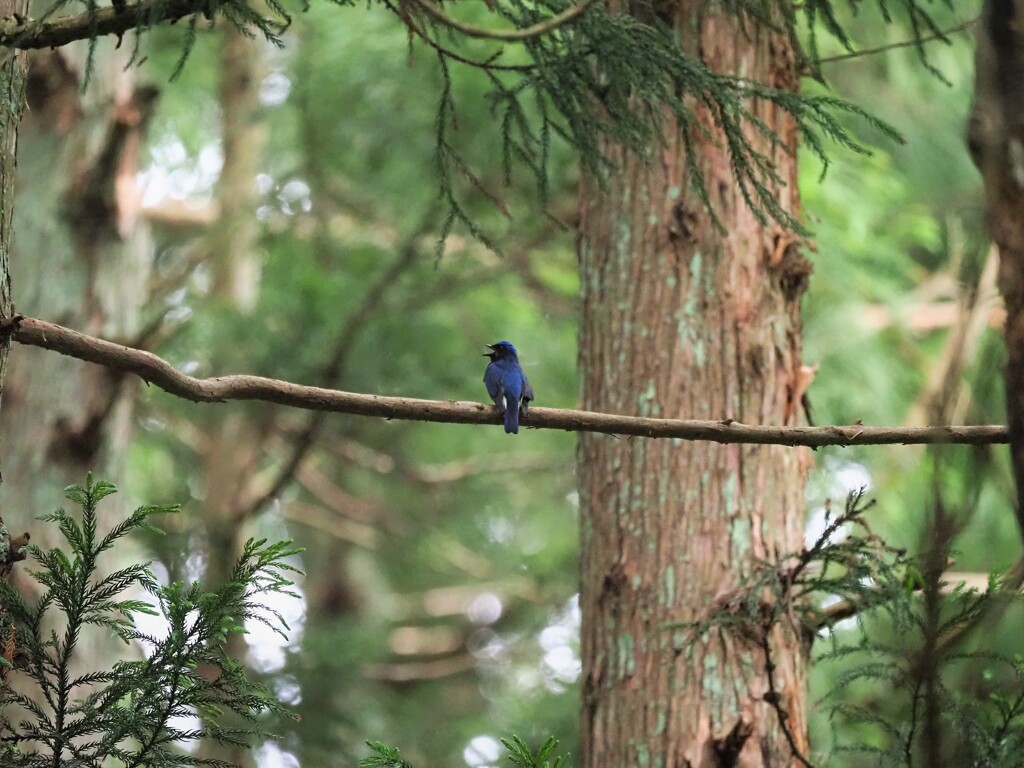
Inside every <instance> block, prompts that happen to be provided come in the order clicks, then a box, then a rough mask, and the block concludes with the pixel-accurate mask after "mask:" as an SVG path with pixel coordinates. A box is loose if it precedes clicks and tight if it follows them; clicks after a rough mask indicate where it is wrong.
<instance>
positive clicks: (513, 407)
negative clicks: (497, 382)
mask: <svg viewBox="0 0 1024 768" xmlns="http://www.w3.org/2000/svg"><path fill="white" fill-rule="evenodd" d="M505 432H506V434H510V435H518V434H519V401H518V400H513V401H512V402H511V403H508V404H507V405H506V406H505Z"/></svg>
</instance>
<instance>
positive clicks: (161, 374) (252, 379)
mask: <svg viewBox="0 0 1024 768" xmlns="http://www.w3.org/2000/svg"><path fill="white" fill-rule="evenodd" d="M7 335H9V336H10V338H11V339H12V340H14V341H16V342H18V343H19V344H24V345H28V346H33V347H41V348H43V349H49V350H52V351H54V352H59V353H60V354H62V355H67V356H69V357H74V358H77V359H79V360H84V361H86V362H90V363H95V364H96V365H102V366H104V367H106V368H110V369H112V370H116V371H123V372H126V373H132V374H135V375H136V376H138V377H139V378H141V379H142V380H143V381H145V382H147V383H150V384H154V385H156V386H157V387H159V388H160V389H162V390H164V391H166V392H168V393H170V394H172V395H175V396H176V397H180V398H183V399H186V400H192V401H193V402H205V403H220V402H226V401H228V400H255V401H260V402H265V403H275V404H277V405H287V406H291V407H293V408H302V409H304V410H309V411H326V412H332V413H348V414H353V415H357V416H377V417H380V418H384V419H402V420H408V421H431V422H441V423H448V424H499V423H501V417H500V416H499V415H498V414H497V412H496V411H495V409H494V407H493V406H491V405H485V404H484V403H477V402H467V401H455V400H422V399H416V398H409V397H382V396H379V395H365V394H360V393H356V392H343V391H340V390H336V389H325V388H323V387H309V386H304V385H302V384H295V383H293V382H290V381H281V380H278V379H268V378H265V377H263V376H248V375H231V376H215V377H211V378H205V379H200V378H195V377H193V376H188V375H186V374H184V373H182V372H181V371H179V370H178V369H177V368H175V367H174V366H173V365H171V364H170V363H169V362H167V361H166V360H164V359H163V358H161V357H158V356H157V355H154V354H153V353H151V352H146V351H144V350H140V349H133V348H132V347H126V346H124V345H121V344H115V343H114V342H111V341H105V340H103V339H98V338H96V337H94V336H86V335H85V334H82V333H78V332H77V331H73V330H71V329H69V328H64V327H62V326H59V325H55V324H53V323H48V322H46V321H44V320H39V319H36V318H31V317H22V316H20V315H19V316H15V317H14V318H7V319H3V320H0V336H7ZM476 373H477V371H475V370H474V371H473V375H474V377H475V375H476ZM481 386H482V385H481ZM523 425H524V426H527V427H536V428H541V429H561V430H565V431H568V432H602V433H605V434H611V435H632V436H637V437H663V438H678V439H681V440H709V441H713V442H717V443H748V444H764V445H788V446H808V447H811V448H818V447H821V446H825V445H892V444H904V445H909V444H915V445H921V444H931V443H949V444H961V445H989V444H994V443H1005V442H1007V440H1008V434H1007V430H1006V427H1003V426H1000V425H987V426H977V427H954V426H939V427H893V428H890V427H867V426H862V425H860V424H854V425H850V426H829V427H775V426H761V425H751V424H741V423H739V422H737V421H733V420H732V419H731V418H729V417H728V415H727V414H723V418H722V419H721V420H719V421H702V420H691V419H651V418H645V417H640V416H620V415H617V414H608V413H593V412H590V411H576V410H569V409H559V408H535V407H531V408H530V411H529V414H528V415H527V416H526V417H525V418H524V419H523Z"/></svg>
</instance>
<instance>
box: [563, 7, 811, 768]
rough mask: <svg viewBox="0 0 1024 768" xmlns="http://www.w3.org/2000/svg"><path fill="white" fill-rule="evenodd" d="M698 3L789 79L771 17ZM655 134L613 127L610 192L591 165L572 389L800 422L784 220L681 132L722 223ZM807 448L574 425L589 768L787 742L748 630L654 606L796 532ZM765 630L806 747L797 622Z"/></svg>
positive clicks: (693, 411) (686, 599)
mask: <svg viewBox="0 0 1024 768" xmlns="http://www.w3.org/2000/svg"><path fill="white" fill-rule="evenodd" d="M690 5H691V4H687V3H683V2H679V3H678V4H677V5H676V9H677V10H676V14H677V28H678V29H679V30H680V33H681V34H682V35H684V39H685V36H686V35H694V34H696V35H699V43H700V50H702V51H703V52H704V56H705V57H706V60H707V62H708V64H709V66H711V67H712V69H714V70H716V71H719V72H730V73H739V72H742V73H743V74H744V75H745V76H747V77H750V78H753V79H758V80H761V81H763V82H767V83H769V84H771V85H774V86H777V87H780V88H788V89H795V88H796V87H797V75H796V71H795V63H794V60H793V55H792V52H791V50H790V48H789V46H788V43H787V42H786V40H785V39H784V38H783V37H781V36H780V35H778V34H775V33H769V32H768V31H766V30H764V29H760V28H758V27H757V26H756V25H754V24H753V23H749V22H748V23H745V25H744V26H743V28H742V29H741V28H740V27H739V26H738V25H737V24H736V23H735V22H734V21H731V20H728V19H726V18H723V17H717V16H713V17H704V18H703V19H702V20H698V19H697V18H695V17H694V16H690V14H691V13H693V14H695V13H696V11H692V10H691V8H690ZM698 25H699V26H698ZM687 30H696V31H695V32H694V31H691V32H687ZM691 42H693V41H691ZM692 48H693V49H694V50H697V46H696V45H694V46H692ZM756 112H757V114H758V115H759V117H760V118H761V119H762V120H764V121H765V123H767V124H768V125H769V126H771V127H772V128H773V129H775V130H776V131H777V132H778V133H779V134H780V135H781V136H783V137H785V140H786V142H787V145H788V147H789V149H790V150H791V151H792V150H793V149H794V148H795V142H796V135H795V129H794V126H793V124H792V121H791V119H790V118H789V117H788V116H786V115H784V114H783V113H781V112H780V111H779V110H778V109H777V108H775V107H773V106H771V105H767V104H761V105H759V106H758V107H757V108H756ZM706 122H707V124H708V125H712V122H711V121H710V120H707V121H706ZM665 135H666V146H665V148H664V149H659V150H658V154H657V155H656V156H655V158H654V159H653V161H652V162H644V160H643V159H640V158H637V157H634V156H632V155H630V154H628V153H626V152H624V151H623V150H622V149H621V148H619V147H615V146H610V147H608V148H607V149H608V152H609V154H610V155H611V156H612V157H613V159H614V160H615V161H616V162H617V163H618V164H619V165H620V167H621V170H619V171H616V172H615V173H613V174H610V175H609V177H608V178H607V180H606V183H607V188H606V191H602V190H601V189H600V188H599V187H598V185H597V184H596V183H595V181H594V180H593V179H591V178H585V179H584V181H583V186H582V193H581V223H580V240H579V256H580V263H581V271H582V277H581V282H582V293H583V322H582V331H581V336H580V368H581V373H582V378H583V407H584V408H586V409H588V410H595V411H602V412H608V413H622V414H637V415H645V416H660V417H666V418H699V419H727V418H731V419H737V420H740V421H744V422H747V423H753V424H787V423H793V421H794V420H795V419H796V416H797V410H798V408H796V407H795V403H794V396H795V393H796V392H797V391H798V386H799V385H798V381H799V368H800V362H801V361H800V345H801V341H800V311H799V298H800V294H801V292H802V290H803V286H804V284H805V282H806V278H807V274H808V272H809V269H808V266H807V264H806V262H805V261H804V260H803V258H802V257H801V256H800V254H799V252H798V251H797V249H796V247H795V246H794V245H793V244H792V243H793V242H794V240H793V238H792V237H791V236H790V234H789V233H786V232H783V231H781V230H780V229H779V228H777V227H769V226H765V225H762V224H761V223H759V222H758V220H757V218H756V217H755V216H754V215H753V213H752V212H751V211H750V210H749V209H748V207H747V206H746V204H745V203H744V202H743V200H742V197H741V194H740V191H739V189H738V188H737V186H736V183H735V181H734V178H733V171H732V168H731V167H730V163H729V158H728V155H727V153H726V150H725V148H724V142H720V141H717V140H716V139H714V138H709V137H707V136H703V135H701V134H700V133H698V132H695V133H694V134H693V136H692V138H693V141H694V146H695V148H696V152H697V158H696V159H697V163H698V164H699V166H700V168H701V169H702V171H703V173H704V177H705V180H706V183H707V186H708V189H709V190H710V194H711V197H712V202H713V204H714V210H715V214H716V215H717V216H718V218H719V220H720V221H721V222H722V224H723V225H724V227H725V229H726V234H725V235H724V236H723V235H722V234H721V233H720V231H718V230H717V229H716V228H715V226H714V224H713V222H712V218H711V215H710V214H709V213H708V211H707V210H706V209H705V207H704V205H703V204H702V203H701V201H700V200H699V198H698V197H697V196H696V195H694V194H693V192H692V189H693V187H692V185H691V182H690V180H689V179H688V178H687V175H686V171H685V162H684V149H683V146H682V142H681V141H680V140H679V139H678V137H677V135H676V131H675V126H673V125H666V127H665ZM750 138H751V140H752V141H753V142H754V143H755V144H756V145H759V146H761V147H762V148H765V151H768V150H767V149H766V145H765V142H763V141H761V140H759V139H758V138H757V137H756V136H754V135H751V137H750ZM770 154H771V156H772V160H773V162H774V167H775V170H776V171H777V172H778V173H779V175H780V177H781V178H782V179H783V180H784V181H785V182H786V183H785V186H779V187H778V188H777V189H776V190H774V191H775V192H776V195H777V199H778V200H779V202H780V204H781V206H782V207H783V208H784V209H785V210H787V211H789V212H791V213H793V214H796V213H797V212H798V200H797V191H796V163H795V157H794V155H793V154H791V153H790V154H787V153H784V152H782V151H778V150H775V151H771V152H770ZM800 450H802V449H789V448H782V447H778V446H763V447H748V446H741V445H731V446H721V445H713V444H707V443H682V442H677V441H653V440H644V439H615V438H610V437H606V436H603V435H596V434H584V435H582V436H581V439H580V444H579V455H578V461H579V486H580V494H581V502H582V525H583V527H582V575H581V580H582V593H581V605H582V610H583V633H582V645H583V669H584V676H585V678H584V683H583V697H584V701H583V722H582V756H583V760H582V765H583V766H584V768H597V767H598V766H626V765H631V766H638V767H639V768H646V766H652V767H653V766H659V767H660V766H665V767H666V768H673V767H679V766H721V765H742V766H767V765H772V766H782V765H791V764H793V763H794V762H796V761H795V760H794V758H793V753H792V750H791V748H790V746H789V744H788V743H787V738H786V736H785V735H784V733H783V732H782V730H781V729H780V726H779V720H778V717H777V714H776V712H775V711H774V710H773V708H772V707H771V706H770V705H769V704H767V703H766V702H765V700H764V697H765V694H766V693H768V692H769V683H768V676H767V673H766V672H767V670H766V659H765V655H764V653H763V652H762V650H761V647H760V645H761V644H760V643H759V642H758V641H757V639H756V633H755V632H752V633H751V634H750V636H747V637H742V636H740V635H739V634H737V633H736V632H732V633H730V632H729V631H725V630H715V631H713V632H711V633H709V634H707V635H705V636H701V637H696V638H694V637H690V636H689V635H688V634H687V633H686V632H684V631H681V630H671V629H666V626H665V625H666V624H669V623H673V622H687V621H693V620H700V619H704V618H706V616H707V612H708V609H709V608H710V606H711V605H712V604H713V602H714V601H715V600H716V598H720V597H721V596H723V595H724V594H727V593H728V592H730V591H731V590H733V589H735V588H736V587H737V586H738V584H739V582H740V580H741V579H742V577H743V576H744V574H746V573H748V572H749V571H750V569H751V567H752V565H753V563H754V562H755V561H756V560H757V559H761V558H775V557H778V556H780V555H782V554H783V553H786V552H791V551H794V550H796V549H798V548H799V547H800V545H801V541H802V537H801V532H802V529H803V508H804V504H803V494H804V474H805V471H806V463H805V462H806V459H805V456H804V454H803V453H801V452H799V451H800ZM770 640H771V647H772V656H773V659H772V661H773V662H774V664H775V665H776V666H775V669H774V682H775V689H776V692H777V694H778V696H779V697H780V698H779V705H780V706H781V708H782V709H783V710H784V711H785V712H787V713H788V727H789V729H790V730H791V732H792V734H793V735H794V738H795V739H796V745H797V747H798V748H799V749H800V751H801V752H804V753H805V754H806V749H807V745H806V736H805V731H806V726H805V723H806V711H805V710H806V706H805V701H804V697H805V677H806V673H805V663H806V654H805V648H804V647H803V646H802V644H801V641H800V638H799V636H798V634H797V633H796V632H795V631H793V630H792V629H790V630H788V631H782V630H778V629H777V630H776V631H775V632H774V633H773V634H772V636H771V637H770Z"/></svg>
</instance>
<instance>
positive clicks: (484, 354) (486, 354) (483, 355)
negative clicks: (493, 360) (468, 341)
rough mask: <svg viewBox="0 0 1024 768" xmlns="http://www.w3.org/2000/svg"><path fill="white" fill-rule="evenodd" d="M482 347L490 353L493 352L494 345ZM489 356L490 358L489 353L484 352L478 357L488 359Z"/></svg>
mask: <svg viewBox="0 0 1024 768" xmlns="http://www.w3.org/2000/svg"><path fill="white" fill-rule="evenodd" d="M484 346H485V347H487V348H488V349H489V350H491V351H493V350H494V345H493V344H484ZM490 356H491V353H490V352H484V353H483V354H482V355H480V357H490Z"/></svg>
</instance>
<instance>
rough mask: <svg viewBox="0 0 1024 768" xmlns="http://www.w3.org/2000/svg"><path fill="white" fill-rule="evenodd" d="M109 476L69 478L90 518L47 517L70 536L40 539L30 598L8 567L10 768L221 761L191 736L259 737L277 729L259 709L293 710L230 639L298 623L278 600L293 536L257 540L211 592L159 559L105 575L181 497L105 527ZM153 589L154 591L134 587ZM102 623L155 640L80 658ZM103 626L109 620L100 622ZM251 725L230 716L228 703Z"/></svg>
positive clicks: (4, 623)
mask: <svg viewBox="0 0 1024 768" xmlns="http://www.w3.org/2000/svg"><path fill="white" fill-rule="evenodd" d="M115 490H116V489H115V488H114V486H113V485H111V484H110V483H107V482H104V481H102V480H95V481H94V480H93V478H92V476H91V475H90V476H88V477H86V480H85V482H84V483H83V484H82V485H72V486H69V487H68V488H67V489H66V496H67V498H68V499H69V500H70V501H72V502H74V503H75V504H76V505H78V506H80V507H81V520H80V521H79V520H78V519H76V517H75V516H72V515H71V514H69V513H68V512H66V511H65V510H64V509H57V510H56V511H55V512H52V513H50V514H47V515H43V516H41V517H40V518H39V519H40V520H42V521H44V522H48V523H53V524H55V525H56V526H57V527H58V528H59V530H60V533H61V535H62V536H63V539H64V547H63V548H57V547H54V548H51V549H47V550H43V549H40V548H39V547H37V546H35V545H31V544H30V545H27V546H26V547H25V551H24V552H25V554H27V555H28V558H29V560H30V562H31V563H32V564H34V565H35V566H36V568H35V569H33V568H32V567H31V566H29V571H28V572H29V574H30V575H31V576H32V578H33V579H35V581H37V582H38V583H39V584H40V585H41V587H42V592H41V594H40V595H39V596H38V598H36V599H34V600H32V601H29V600H26V599H25V598H24V597H23V596H22V595H21V593H20V592H19V591H18V590H17V589H16V588H15V587H14V586H13V584H12V583H11V582H10V581H8V580H0V611H2V612H0V630H2V632H0V636H2V637H4V638H5V639H6V643H5V646H6V647H5V650H4V656H3V658H2V660H0V666H2V674H0V713H2V715H0V762H2V764H3V765H5V766H9V767H10V768H36V767H37V766H38V767H39V768H42V766H49V767H50V768H73V767H76V766H98V765H102V764H104V761H106V760H108V759H111V758H112V759H115V760H117V761H118V764H120V765H123V766H126V768H131V767H133V766H150V767H152V768H175V767H177V766H186V765H217V764H218V763H217V761H214V760H206V759H201V758H197V757H194V756H192V755H189V754H187V753H185V752H184V751H182V747H183V746H184V745H187V744H188V743H189V742H193V741H196V740H197V739H204V738H210V739H214V740H216V741H218V742H222V743H230V744H238V745H243V746H247V745H248V744H249V743H250V741H251V739H252V738H253V737H254V736H259V735H264V733H265V732H264V730H263V727H262V725H261V721H260V719H259V718H260V716H261V715H263V714H265V713H277V714H280V713H281V712H283V708H282V707H281V705H280V704H279V703H278V702H277V701H276V699H274V697H273V696H272V695H271V694H270V693H269V692H268V691H267V690H266V689H264V688H263V687H262V686H259V685H257V684H255V683H253V682H251V681H249V680H248V678H247V677H246V675H245V672H244V670H243V669H242V667H241V666H240V665H239V664H238V663H237V662H236V661H234V660H233V659H231V658H230V657H229V656H228V655H227V654H226V652H225V648H226V643H227V639H228V636H229V635H230V634H233V633H237V632H244V631H245V629H244V624H245V622H246V621H256V622H261V623H263V624H265V625H267V626H268V627H270V628H271V629H273V630H274V631H275V632H278V633H280V634H282V635H283V634H284V632H285V630H286V629H287V625H286V623H285V621H284V619H283V618H282V617H281V615H280V614H279V613H278V612H277V611H276V610H275V609H274V608H272V607H271V606H270V605H268V604H267V603H266V602H265V601H266V600H267V598H268V597H271V596H273V595H289V596H293V593H292V592H291V591H290V589H289V587H290V586H291V585H292V582H291V581H290V580H289V579H288V578H287V576H288V574H289V573H294V572H296V569H295V568H293V567H292V566H290V565H288V563H287V562H286V561H287V560H288V558H290V557H292V556H293V555H295V554H297V553H298V550H296V549H293V548H291V547H290V543H289V542H279V543H276V544H268V543H267V542H266V541H265V540H249V541H248V542H247V543H246V545H245V547H244V549H243V552H242V554H241V556H240V557H239V559H238V561H237V563H236V564H235V566H234V569H233V570H232V572H231V577H230V578H229V579H228V581H227V582H226V583H225V584H224V585H223V586H222V587H220V588H219V589H217V590H215V591H213V592H208V591H206V590H204V589H203V588H202V587H201V586H200V585H199V584H198V583H194V584H192V585H186V584H183V583H181V582H173V583H171V584H168V585H166V586H161V585H160V584H159V583H158V582H157V580H156V578H155V577H154V575H153V573H152V572H151V571H150V569H149V564H148V563H136V564H133V565H129V566H127V567H124V568H120V569H118V570H115V571H113V572H112V573H109V574H108V575H101V574H102V572H101V567H100V566H101V561H103V560H104V559H105V558H104V557H103V555H104V554H105V553H107V552H109V551H110V550H112V549H115V548H116V545H117V544H118V542H119V541H120V540H121V539H122V538H123V537H125V536H126V535H128V534H130V533H133V532H138V531H140V530H143V529H146V530H150V531H156V530H158V529H156V528H154V527H153V526H152V524H151V523H150V522H149V518H150V517H151V516H153V515H155V514H163V513H172V512H176V511H177V507H175V506H153V505H147V506H143V507H139V508H138V509H136V510H135V511H134V512H133V513H132V514H131V515H130V516H129V517H128V518H127V519H125V520H123V521H122V522H120V523H118V524H117V525H115V526H114V527H113V528H111V529H110V530H109V531H106V532H105V533H101V532H100V531H99V526H98V522H97V514H96V510H97V505H98V504H99V502H100V501H101V500H102V499H103V498H104V497H106V496H109V495H110V494H112V493H114V492H115ZM139 594H148V595H149V596H150V597H151V598H152V599H153V601H154V602H153V603H151V602H149V601H147V600H144V599H139V598H137V597H134V596H133V595H139ZM139 615H149V616H159V617H161V618H162V619H163V624H164V625H165V627H166V630H165V631H164V632H163V633H160V634H154V633H151V632H146V631H142V630H141V629H140V628H139V627H138V626H137V624H136V617H138V616H139ZM90 628H92V629H93V632H92V634H89V635H88V637H89V639H90V641H91V640H92V639H93V638H95V637H97V636H99V637H106V638H109V639H111V640H112V639H115V638H116V639H119V640H121V641H122V642H123V643H125V644H126V645H131V644H137V645H139V646H141V647H142V648H143V649H145V658H141V659H132V658H131V657H132V656H133V655H134V654H131V653H127V654H122V655H123V656H127V657H129V658H127V659H124V660H121V661H118V662H116V663H114V664H113V665H112V666H111V667H109V668H107V669H94V670H87V671H84V672H81V671H77V668H76V665H75V660H76V653H77V652H78V651H79V650H80V648H81V646H82V643H83V642H85V640H84V639H83V634H84V633H87V632H89V631H90ZM95 630H100V632H99V633H98V634H97V633H96V632H95ZM229 711H230V712H233V713H235V714H236V715H238V716H240V717H241V718H242V720H243V722H244V723H246V725H245V726H243V727H241V728H225V727H222V726H220V725H219V724H218V722H219V720H220V718H221V716H222V715H223V714H225V713H226V712H229Z"/></svg>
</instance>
